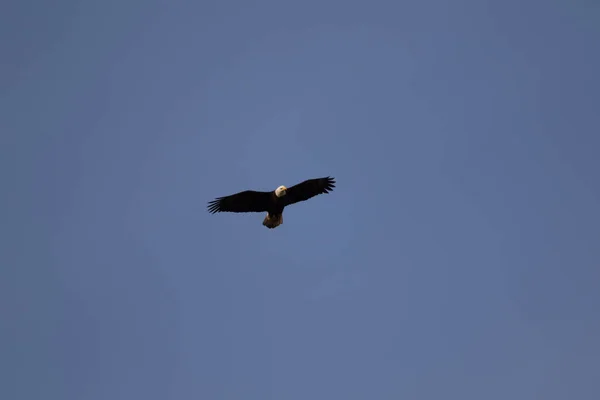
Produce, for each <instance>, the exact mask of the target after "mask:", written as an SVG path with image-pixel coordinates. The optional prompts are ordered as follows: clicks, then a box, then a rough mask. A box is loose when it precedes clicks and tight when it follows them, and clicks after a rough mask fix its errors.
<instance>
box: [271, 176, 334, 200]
mask: <svg viewBox="0 0 600 400" xmlns="http://www.w3.org/2000/svg"><path fill="white" fill-rule="evenodd" d="M334 187H335V179H334V178H332V177H329V176H327V177H325V178H317V179H308V180H306V181H304V182H301V183H299V184H297V185H294V186H292V187H290V188H288V189H287V191H286V195H285V196H284V197H283V198H284V199H285V202H286V205H290V204H294V203H298V202H300V201H305V200H308V199H310V198H311V197H314V196H317V195H319V194H324V193H329V192H331V191H332V190H333V188H334Z"/></svg>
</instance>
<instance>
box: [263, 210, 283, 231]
mask: <svg viewBox="0 0 600 400" xmlns="http://www.w3.org/2000/svg"><path fill="white" fill-rule="evenodd" d="M281 224H283V214H274V215H271V214H269V213H267V216H266V217H265V219H264V221H263V225H264V226H266V227H267V228H269V229H273V228H277V227H278V226H279V225H281Z"/></svg>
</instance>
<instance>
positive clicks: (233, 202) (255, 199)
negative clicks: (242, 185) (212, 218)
mask: <svg viewBox="0 0 600 400" xmlns="http://www.w3.org/2000/svg"><path fill="white" fill-rule="evenodd" d="M271 195H272V193H271V192H257V191H254V190H246V191H243V192H239V193H236V194H232V195H230V196H224V197H218V198H216V199H214V200H212V201H210V202H208V212H210V213H211V214H214V213H217V212H234V213H242V212H261V211H267V207H268V205H269V202H270V200H271V199H270V196H271Z"/></svg>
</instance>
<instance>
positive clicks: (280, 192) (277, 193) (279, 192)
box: [275, 185, 287, 197]
mask: <svg viewBox="0 0 600 400" xmlns="http://www.w3.org/2000/svg"><path fill="white" fill-rule="evenodd" d="M286 192H287V188H286V187H285V186H283V185H281V186H279V187H278V188H277V189H275V196H277V197H283V196H285V193H286Z"/></svg>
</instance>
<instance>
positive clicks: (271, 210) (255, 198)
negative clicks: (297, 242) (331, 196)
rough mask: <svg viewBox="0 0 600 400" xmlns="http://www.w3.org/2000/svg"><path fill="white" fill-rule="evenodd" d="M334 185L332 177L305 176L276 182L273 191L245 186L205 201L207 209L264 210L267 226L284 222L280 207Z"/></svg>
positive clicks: (270, 226) (308, 197)
mask: <svg viewBox="0 0 600 400" xmlns="http://www.w3.org/2000/svg"><path fill="white" fill-rule="evenodd" d="M334 187H335V180H334V179H333V178H331V177H329V176H328V177H325V178H316V179H308V180H306V181H304V182H301V183H298V184H297V185H294V186H292V187H289V188H286V187H285V186H279V187H278V188H277V189H275V190H273V191H272V192H257V191H254V190H245V191H243V192H239V193H236V194H232V195H230V196H224V197H217V198H216V199H214V200H212V201H210V202H208V207H207V208H208V212H210V213H211V214H214V213H218V212H234V213H243V212H265V211H266V212H267V215H266V217H265V219H264V221H263V223H262V224H263V225H264V226H266V227H267V228H269V229H273V228H277V227H278V226H279V225H281V224H283V209H284V208H285V207H286V206H289V205H291V204H294V203H298V202H300V201H305V200H308V199H310V198H311V197H314V196H317V195H319V194H323V193H329V192H331V191H332V190H333V188H334Z"/></svg>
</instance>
